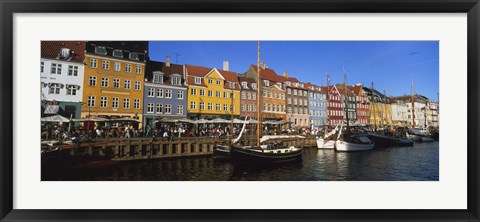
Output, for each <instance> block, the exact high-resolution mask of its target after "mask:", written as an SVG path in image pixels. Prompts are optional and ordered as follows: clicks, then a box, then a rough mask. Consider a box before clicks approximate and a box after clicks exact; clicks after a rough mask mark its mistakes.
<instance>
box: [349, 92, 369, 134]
mask: <svg viewBox="0 0 480 222" xmlns="http://www.w3.org/2000/svg"><path fill="white" fill-rule="evenodd" d="M347 88H348V89H350V90H351V91H353V93H355V96H356V97H357V122H356V123H357V124H360V125H367V124H369V122H370V102H369V100H368V95H367V93H366V92H365V91H364V90H363V86H362V84H356V85H353V86H347Z"/></svg>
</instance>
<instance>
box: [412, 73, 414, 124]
mask: <svg viewBox="0 0 480 222" xmlns="http://www.w3.org/2000/svg"><path fill="white" fill-rule="evenodd" d="M412 128H415V87H414V85H413V79H412Z"/></svg>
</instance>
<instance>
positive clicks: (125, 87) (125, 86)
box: [123, 80, 130, 89]
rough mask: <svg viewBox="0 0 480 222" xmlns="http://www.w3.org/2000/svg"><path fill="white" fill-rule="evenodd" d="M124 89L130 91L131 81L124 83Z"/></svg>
mask: <svg viewBox="0 0 480 222" xmlns="http://www.w3.org/2000/svg"><path fill="white" fill-rule="evenodd" d="M123 88H124V89H130V80H125V81H124V82H123Z"/></svg>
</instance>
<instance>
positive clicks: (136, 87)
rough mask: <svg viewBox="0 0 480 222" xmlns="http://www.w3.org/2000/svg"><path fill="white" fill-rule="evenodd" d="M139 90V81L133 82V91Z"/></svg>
mask: <svg viewBox="0 0 480 222" xmlns="http://www.w3.org/2000/svg"><path fill="white" fill-rule="evenodd" d="M140 89H141V85H140V81H135V90H140Z"/></svg>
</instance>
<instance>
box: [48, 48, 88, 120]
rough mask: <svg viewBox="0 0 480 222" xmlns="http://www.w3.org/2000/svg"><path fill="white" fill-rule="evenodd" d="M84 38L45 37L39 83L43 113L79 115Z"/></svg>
mask: <svg viewBox="0 0 480 222" xmlns="http://www.w3.org/2000/svg"><path fill="white" fill-rule="evenodd" d="M84 59H85V42H77V41H42V43H41V58H40V84H41V100H42V108H43V109H45V110H44V111H43V113H42V115H44V114H55V113H58V114H61V115H63V116H65V117H67V118H70V117H73V118H78V117H80V112H81V107H82V93H83V81H84Z"/></svg>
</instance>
